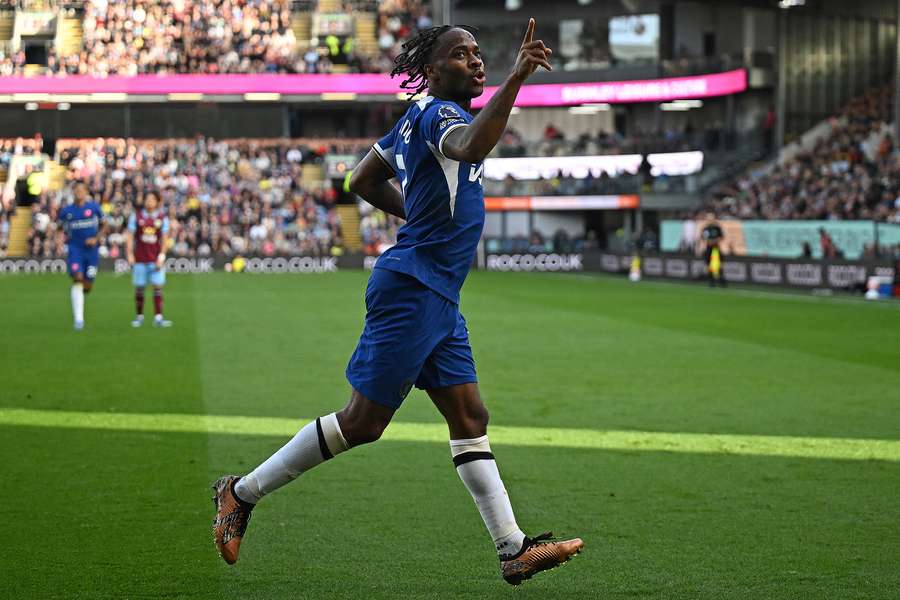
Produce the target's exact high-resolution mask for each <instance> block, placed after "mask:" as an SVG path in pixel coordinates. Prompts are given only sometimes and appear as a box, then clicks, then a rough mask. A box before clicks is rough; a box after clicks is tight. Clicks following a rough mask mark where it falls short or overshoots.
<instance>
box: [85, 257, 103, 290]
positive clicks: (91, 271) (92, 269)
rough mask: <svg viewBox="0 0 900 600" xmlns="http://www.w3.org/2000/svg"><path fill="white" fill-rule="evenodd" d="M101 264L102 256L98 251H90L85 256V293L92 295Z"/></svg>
mask: <svg viewBox="0 0 900 600" xmlns="http://www.w3.org/2000/svg"><path fill="white" fill-rule="evenodd" d="M99 264H100V256H99V253H98V252H97V250H93V251H90V250H89V251H88V252H86V253H85V255H84V273H83V275H84V293H85V294H90V293H91V290H92V289H93V288H94V279H96V278H97V265H99Z"/></svg>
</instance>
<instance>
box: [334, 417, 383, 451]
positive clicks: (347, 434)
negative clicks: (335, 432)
mask: <svg viewBox="0 0 900 600" xmlns="http://www.w3.org/2000/svg"><path fill="white" fill-rule="evenodd" d="M386 428H387V423H380V422H378V421H366V422H360V421H351V422H349V423H347V424H342V425H341V433H343V434H344V439H345V440H347V443H348V444H350V446H359V445H361V444H371V443H372V442H377V441H378V439H379V438H381V434H382V433H384V430H385V429H386Z"/></svg>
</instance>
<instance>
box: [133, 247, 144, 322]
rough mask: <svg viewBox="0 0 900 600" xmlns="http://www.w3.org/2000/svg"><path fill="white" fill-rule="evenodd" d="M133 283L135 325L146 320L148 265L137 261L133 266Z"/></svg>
mask: <svg viewBox="0 0 900 600" xmlns="http://www.w3.org/2000/svg"><path fill="white" fill-rule="evenodd" d="M131 284H132V285H133V286H134V321H132V322H131V324H132V325H133V326H135V327H138V326H140V324H141V323H143V322H144V288H146V287H147V265H145V264H143V263H139V262H136V263H134V264H133V265H132V266H131Z"/></svg>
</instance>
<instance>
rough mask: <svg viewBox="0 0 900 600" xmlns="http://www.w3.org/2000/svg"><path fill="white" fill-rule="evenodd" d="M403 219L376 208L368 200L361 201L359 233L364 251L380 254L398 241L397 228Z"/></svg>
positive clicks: (368, 253)
mask: <svg viewBox="0 0 900 600" xmlns="http://www.w3.org/2000/svg"><path fill="white" fill-rule="evenodd" d="M402 224H403V221H402V220H401V219H399V218H397V217H395V216H393V215H389V214H387V213H384V212H382V211H380V210H377V209H376V208H374V207H373V206H372V205H371V204H369V203H368V202H363V201H360V202H359V233H360V237H361V238H362V245H363V252H365V253H366V254H367V255H369V256H379V255H380V254H381V253H382V252H384V251H385V250H386V249H387V248H390V247H391V246H393V245H394V244H395V243H397V230H398V229H399V228H400V226H401V225H402Z"/></svg>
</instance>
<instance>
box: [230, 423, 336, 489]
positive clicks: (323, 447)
mask: <svg viewBox="0 0 900 600" xmlns="http://www.w3.org/2000/svg"><path fill="white" fill-rule="evenodd" d="M349 447H350V446H349V444H347V440H345V439H344V435H343V434H342V433H341V427H340V425H339V424H338V420H337V415H336V414H334V413H331V414H330V415H327V416H324V417H321V418H319V419H316V420H315V421H313V422H311V423H308V424H307V425H306V426H305V427H304V428H303V429H301V430H300V431H298V432H297V434H296V435H295V436H294V437H293V438H291V441H289V442H288V443H287V444H285V445H284V446H282V447H281V448H280V449H279V450H278V452H276V453H275V454H273V455H272V456H270V457H269V458H268V459H267V460H266V461H265V462H264V463H263V464H261V465H259V466H258V467H256V468H255V469H254V470H253V472H252V473H250V474H249V475H246V476H244V477H242V478H241V479H240V481H238V482H237V484H236V485H235V486H234V491H235V493H237V495H238V497H239V498H240V499H241V500H243V501H245V502H249V503H251V504H256V503H257V502H259V500H260V498H262V497H263V496H265V495H266V494H269V493H271V492H273V491H274V490H277V489H278V488H280V487H281V486H283V485H284V484H286V483H289V482H291V481H293V480H294V479H296V478H297V477H298V476H299V475H300V474H301V473H304V472H305V471H309V470H310V469H312V468H313V467H315V466H316V465H318V464H320V463H322V462H324V461H326V460H328V459H329V458H332V457H333V456H336V455H338V454H340V453H341V452H343V451H344V450H347V449H348V448H349Z"/></svg>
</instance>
